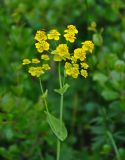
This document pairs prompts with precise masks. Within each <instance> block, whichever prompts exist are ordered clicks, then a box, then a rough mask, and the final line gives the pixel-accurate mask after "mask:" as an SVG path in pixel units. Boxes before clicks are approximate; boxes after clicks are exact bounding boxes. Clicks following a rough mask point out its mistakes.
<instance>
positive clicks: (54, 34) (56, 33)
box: [47, 29, 60, 41]
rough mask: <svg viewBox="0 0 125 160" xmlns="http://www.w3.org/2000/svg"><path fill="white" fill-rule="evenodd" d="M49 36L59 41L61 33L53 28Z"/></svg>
mask: <svg viewBox="0 0 125 160" xmlns="http://www.w3.org/2000/svg"><path fill="white" fill-rule="evenodd" d="M47 36H48V39H54V40H56V41H58V40H59V36H60V33H59V32H58V31H57V30H56V29H52V30H51V31H50V33H49V34H48V35H47Z"/></svg>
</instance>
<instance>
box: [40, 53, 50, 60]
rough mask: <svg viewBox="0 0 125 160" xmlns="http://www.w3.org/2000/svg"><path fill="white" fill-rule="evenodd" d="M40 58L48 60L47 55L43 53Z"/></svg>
mask: <svg viewBox="0 0 125 160" xmlns="http://www.w3.org/2000/svg"><path fill="white" fill-rule="evenodd" d="M41 59H43V60H45V61H48V60H49V59H50V58H49V56H48V55H46V54H43V55H41Z"/></svg>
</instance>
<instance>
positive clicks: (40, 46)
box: [35, 41, 49, 53]
mask: <svg viewBox="0 0 125 160" xmlns="http://www.w3.org/2000/svg"><path fill="white" fill-rule="evenodd" d="M35 46H36V48H37V51H38V52H40V53H42V52H43V51H48V50H49V43H48V42H46V41H40V42H37V43H35Z"/></svg>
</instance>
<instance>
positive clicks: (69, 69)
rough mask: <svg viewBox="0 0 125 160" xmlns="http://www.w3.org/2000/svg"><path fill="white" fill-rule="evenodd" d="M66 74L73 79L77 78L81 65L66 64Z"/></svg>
mask: <svg viewBox="0 0 125 160" xmlns="http://www.w3.org/2000/svg"><path fill="white" fill-rule="evenodd" d="M65 72H66V74H67V75H68V76H72V77H73V78H77V77H78V75H79V65H78V64H73V65H72V64H71V63H69V62H66V63H65Z"/></svg>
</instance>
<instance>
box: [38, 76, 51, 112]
mask: <svg viewBox="0 0 125 160" xmlns="http://www.w3.org/2000/svg"><path fill="white" fill-rule="evenodd" d="M39 81H40V89H41V92H42V95H43V94H44V90H43V86H42V81H41V79H39ZM43 100H44V105H45V108H46V111H47V112H48V111H49V110H48V105H47V101H46V98H43Z"/></svg>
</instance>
